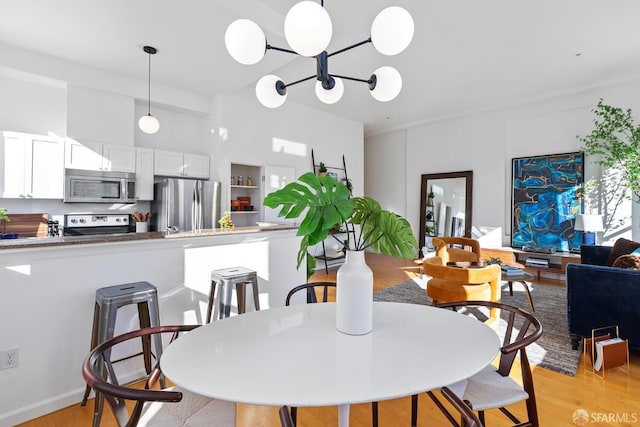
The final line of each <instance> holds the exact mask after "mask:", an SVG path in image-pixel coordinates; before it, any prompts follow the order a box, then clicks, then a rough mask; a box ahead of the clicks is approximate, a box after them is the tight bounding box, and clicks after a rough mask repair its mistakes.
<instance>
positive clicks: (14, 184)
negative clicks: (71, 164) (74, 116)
mask: <svg viewBox="0 0 640 427" xmlns="http://www.w3.org/2000/svg"><path fill="white" fill-rule="evenodd" d="M0 144H1V146H0V164H1V165H2V167H3V169H2V174H1V176H0V191H1V194H2V197H3V198H34V199H62V197H63V191H64V141H63V140H62V139H60V138H57V137H50V136H45V135H33V134H26V133H20V132H8V131H5V132H2V139H1V143H0Z"/></svg>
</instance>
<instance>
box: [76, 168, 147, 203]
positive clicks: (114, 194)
mask: <svg viewBox="0 0 640 427" xmlns="http://www.w3.org/2000/svg"><path fill="white" fill-rule="evenodd" d="M64 202H66V203H135V202H136V174H135V173H129V172H110V171H91V170H83V169H65V173H64Z"/></svg>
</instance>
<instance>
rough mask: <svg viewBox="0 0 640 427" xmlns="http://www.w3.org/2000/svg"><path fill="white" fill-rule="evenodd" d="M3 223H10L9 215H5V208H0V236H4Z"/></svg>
mask: <svg viewBox="0 0 640 427" xmlns="http://www.w3.org/2000/svg"><path fill="white" fill-rule="evenodd" d="M3 221H7V222H9V221H11V220H10V219H9V215H7V208H0V225H1V226H2V229H1V232H0V234H4V224H3Z"/></svg>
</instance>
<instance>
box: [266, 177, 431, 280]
mask: <svg viewBox="0 0 640 427" xmlns="http://www.w3.org/2000/svg"><path fill="white" fill-rule="evenodd" d="M264 205H265V206H268V207H270V208H274V209H276V208H278V207H279V208H280V212H279V213H278V216H281V217H285V218H289V219H291V218H298V217H300V216H301V215H303V214H304V219H303V220H302V223H301V224H300V227H299V229H298V233H297V234H298V236H302V241H301V242H300V250H299V251H298V258H297V266H298V268H299V267H300V264H302V261H303V260H305V259H306V260H307V278H308V277H310V276H311V274H312V273H313V267H315V258H313V257H312V256H310V255H309V254H308V251H307V250H308V248H309V246H312V245H315V244H318V243H320V242H322V241H323V240H325V239H326V238H327V237H328V236H329V232H330V230H333V229H336V228H342V229H347V230H350V231H349V232H347V233H344V234H339V235H337V234H332V235H333V237H334V238H335V239H336V240H338V241H339V242H340V244H341V245H342V246H343V248H344V249H345V250H353V251H362V250H365V249H367V248H369V247H371V248H372V249H373V250H375V251H377V252H380V253H383V254H385V255H391V256H395V257H403V258H412V257H414V256H415V254H416V252H417V250H418V244H417V242H416V239H415V237H414V235H413V231H412V230H411V226H410V225H409V222H408V221H407V220H406V219H404V218H402V217H401V216H399V215H397V214H395V213H393V212H390V211H386V210H383V209H382V208H381V207H380V204H379V203H378V202H377V201H375V200H373V199H372V198H370V197H353V198H350V196H349V188H347V186H345V185H344V184H341V183H339V182H338V181H336V180H335V179H334V178H332V177H330V176H316V175H314V174H313V173H311V172H308V173H306V174H304V175H302V176H300V177H299V178H298V180H297V181H295V182H292V183H289V184H287V185H286V186H285V187H284V188H282V189H280V190H277V191H274V192H273V193H270V194H268V195H267V196H266V197H265V199H264ZM340 236H344V238H342V237H340Z"/></svg>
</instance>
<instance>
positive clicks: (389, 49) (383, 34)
mask: <svg viewBox="0 0 640 427" xmlns="http://www.w3.org/2000/svg"><path fill="white" fill-rule="evenodd" d="M413 30H414V24H413V18H412V17H411V14H410V13H409V12H407V11H406V10H405V9H403V8H401V7H398V6H391V7H388V8H386V9H384V10H383V11H381V12H380V13H379V14H378V16H376V18H375V19H374V20H373V24H371V42H372V43H373V46H374V47H375V48H376V50H377V51H378V52H380V53H381V54H383V55H389V56H390V55H397V54H399V53H400V52H402V51H403V50H405V49H406V48H407V46H409V43H411V40H412V39H413Z"/></svg>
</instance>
